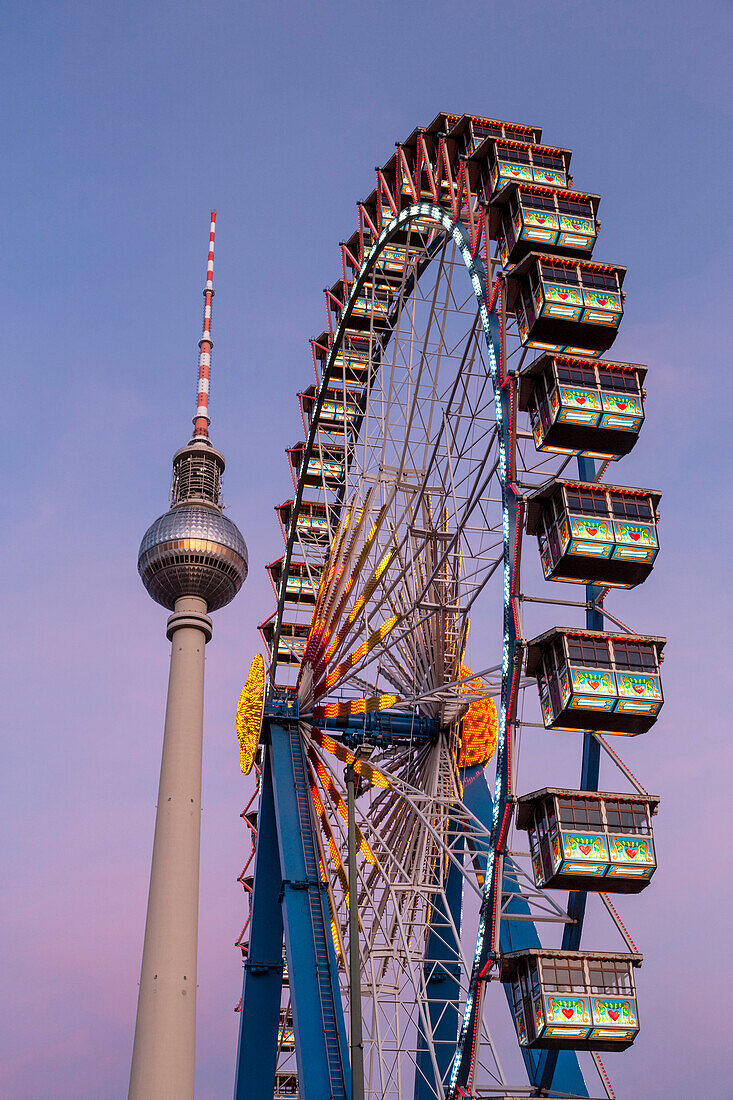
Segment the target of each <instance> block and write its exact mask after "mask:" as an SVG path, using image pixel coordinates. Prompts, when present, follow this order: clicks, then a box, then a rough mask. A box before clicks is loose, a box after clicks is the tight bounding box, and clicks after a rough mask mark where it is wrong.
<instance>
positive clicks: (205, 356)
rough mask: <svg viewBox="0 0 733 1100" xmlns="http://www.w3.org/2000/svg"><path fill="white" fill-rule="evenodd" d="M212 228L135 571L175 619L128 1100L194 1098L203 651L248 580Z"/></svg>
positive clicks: (171, 629) (170, 628)
mask: <svg viewBox="0 0 733 1100" xmlns="http://www.w3.org/2000/svg"><path fill="white" fill-rule="evenodd" d="M215 223H216V214H215V213H214V212H212V215H211V233H210V237H209V258H208V263H207V267H206V287H205V289H204V303H205V305H204V331H203V335H202V337H201V340H200V341H199V347H200V349H201V350H200V358H199V381H198V400H197V407H196V416H195V417H194V421H193V423H194V432H193V436H192V438H191V440H190V441H189V442H188V443H187V444H186V446H185V447H183V448H181V450H180V451H177V452H176V454H175V455H174V456H173V481H172V485H171V496H170V502H171V507H170V510H169V511H168V512H166V513H165V515H163V516H161V517H160V518H159V519H156V521H155V523H154V524H153V525H152V526H151V527H149V528H148V530H147V532H146V533H145V536H144V538H143V540H142V543H141V544H140V553H139V555H138V562H137V567H138V572H139V573H140V576H141V578H142V582H143V584H144V585H145V587H146V589H147V590H148V592H149V593H150V595H151V596H152V597H153V599H154V600H156V601H157V602H158V603H160V604H162V605H163V607H167V608H168V610H169V611H172V612H173V614H172V615H171V616H170V618H169V619H168V623H167V626H166V636H167V637H168V639H169V640H170V642H171V663H170V674H169V678H168V698H167V702H166V711H165V726H164V730H163V757H162V761H161V766H160V786H159V789H158V808H157V813H156V817H155V839H154V841H153V861H152V867H151V870H150V892H149V894H148V912H147V918H146V921H145V943H144V946H143V961H142V969H141V974H140V993H139V995H138V1003H137V1020H136V1023H135V1043H134V1047H133V1053H132V1071H131V1074H130V1091H129V1097H130V1100H193V1087H194V1051H195V1041H196V952H197V939H198V908H199V849H200V837H201V755H202V745H203V716H204V649H205V645H206V642H208V641H210V639H211V630H212V625H211V619H210V618H209V615H208V612H211V611H216V609H217V608H219V607H224V606H225V604H228V603H229V602H230V601H231V600H233V599H234V597H235V596H236V594H237V592H238V591H239V589H240V588H241V587H242V583H243V582H244V579H245V577H246V576H247V547H246V546H245V543H244V539H243V538H242V536H241V534H240V533H239V531H238V530H237V528H236V527H235V526H234V524H233V523H232V522H231V521H230V520H228V519H227V518H226V517H225V516H224V515H223V512H222V504H221V499H220V497H221V475H222V473H223V471H224V456H223V455H222V454H220V452H219V451H217V450H215V449H214V447H212V445H211V442H210V440H209V423H210V420H209V372H210V366H211V348H212V346H213V341H212V339H211V302H212V299H213V297H214V281H213V280H214V229H215Z"/></svg>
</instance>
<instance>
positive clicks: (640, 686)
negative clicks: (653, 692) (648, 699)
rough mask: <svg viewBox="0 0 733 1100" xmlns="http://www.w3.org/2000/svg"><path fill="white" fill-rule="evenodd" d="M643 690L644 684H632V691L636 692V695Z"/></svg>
mask: <svg viewBox="0 0 733 1100" xmlns="http://www.w3.org/2000/svg"><path fill="white" fill-rule="evenodd" d="M643 690H644V685H643V684H634V691H635V692H636V694H637V695H641V693H642V692H643Z"/></svg>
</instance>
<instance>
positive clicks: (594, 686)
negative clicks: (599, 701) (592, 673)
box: [588, 680, 601, 691]
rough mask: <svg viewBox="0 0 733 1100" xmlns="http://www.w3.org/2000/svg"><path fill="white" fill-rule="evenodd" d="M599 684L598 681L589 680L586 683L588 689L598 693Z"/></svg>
mask: <svg viewBox="0 0 733 1100" xmlns="http://www.w3.org/2000/svg"><path fill="white" fill-rule="evenodd" d="M600 684H601V681H600V680H589V681H588V687H589V688H592V689H593V691H598V688H599V687H600Z"/></svg>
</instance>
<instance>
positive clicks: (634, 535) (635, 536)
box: [629, 531, 641, 542]
mask: <svg viewBox="0 0 733 1100" xmlns="http://www.w3.org/2000/svg"><path fill="white" fill-rule="evenodd" d="M629 538H630V539H633V540H634V542H638V541H639V539H640V538H641V531H629Z"/></svg>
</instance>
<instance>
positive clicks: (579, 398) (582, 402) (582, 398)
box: [575, 397, 587, 405]
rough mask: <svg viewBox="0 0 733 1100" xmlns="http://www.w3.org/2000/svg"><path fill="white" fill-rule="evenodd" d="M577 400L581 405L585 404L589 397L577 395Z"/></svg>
mask: <svg viewBox="0 0 733 1100" xmlns="http://www.w3.org/2000/svg"><path fill="white" fill-rule="evenodd" d="M575 400H576V401H577V402H578V404H579V405H585V402H586V400H587V398H585V397H576V398H575Z"/></svg>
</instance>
